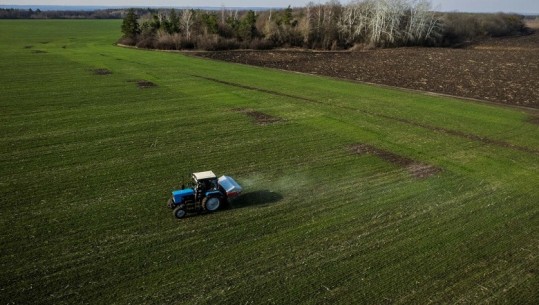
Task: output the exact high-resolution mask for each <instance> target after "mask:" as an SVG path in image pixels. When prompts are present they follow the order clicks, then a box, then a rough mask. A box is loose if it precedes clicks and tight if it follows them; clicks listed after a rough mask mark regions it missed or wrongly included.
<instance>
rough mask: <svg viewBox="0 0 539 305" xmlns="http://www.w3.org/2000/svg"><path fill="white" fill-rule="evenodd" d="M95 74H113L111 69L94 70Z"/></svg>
mask: <svg viewBox="0 0 539 305" xmlns="http://www.w3.org/2000/svg"><path fill="white" fill-rule="evenodd" d="M93 71H94V73H95V74H97V75H109V74H112V71H110V70H109V69H104V68H103V69H94V70H93Z"/></svg>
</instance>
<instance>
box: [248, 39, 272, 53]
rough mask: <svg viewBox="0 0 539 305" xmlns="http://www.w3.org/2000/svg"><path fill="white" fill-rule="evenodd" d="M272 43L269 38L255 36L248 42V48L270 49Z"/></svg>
mask: <svg viewBox="0 0 539 305" xmlns="http://www.w3.org/2000/svg"><path fill="white" fill-rule="evenodd" d="M273 47H274V45H273V42H272V41H271V40H267V39H261V38H255V39H253V40H252V41H251V43H250V44H249V49H253V50H270V49H273Z"/></svg>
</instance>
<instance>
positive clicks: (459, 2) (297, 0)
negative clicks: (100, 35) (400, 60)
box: [0, 0, 539, 14]
mask: <svg viewBox="0 0 539 305" xmlns="http://www.w3.org/2000/svg"><path fill="white" fill-rule="evenodd" d="M348 1H349V0H341V1H340V2H341V3H343V4H344V3H347V2H348ZM307 2H309V0H0V5H68V6H72V5H84V6H126V7H128V6H167V7H185V6H199V7H200V6H205V7H208V6H209V7H220V6H223V5H224V6H228V7H286V6H288V5H292V6H293V7H294V6H304V5H305V4H306V3H307ZM313 2H326V1H325V0H321V1H319V0H314V1H313ZM431 2H432V4H433V6H434V7H435V8H436V9H437V10H440V11H460V12H515V13H523V14H526V13H528V14H539V0H431Z"/></svg>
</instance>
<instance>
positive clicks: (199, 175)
mask: <svg viewBox="0 0 539 305" xmlns="http://www.w3.org/2000/svg"><path fill="white" fill-rule="evenodd" d="M193 177H195V179H197V180H204V179H215V178H217V176H215V174H214V173H213V172H212V171H207V172H199V173H193Z"/></svg>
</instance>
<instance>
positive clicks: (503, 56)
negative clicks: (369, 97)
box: [194, 31, 539, 109]
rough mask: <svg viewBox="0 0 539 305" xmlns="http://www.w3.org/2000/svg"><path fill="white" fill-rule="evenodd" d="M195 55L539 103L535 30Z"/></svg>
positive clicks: (530, 104)
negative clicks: (481, 37)
mask: <svg viewBox="0 0 539 305" xmlns="http://www.w3.org/2000/svg"><path fill="white" fill-rule="evenodd" d="M194 54H195V55H197V56H201V57H206V58H212V59H218V60H224V61H231V62H236V63H243V64H249V65H256V66H263V67H269V68H277V69H284V70H291V71H298V72H304V73H311V74H319V75H326V76H331V77H338V78H345V79H351V80H357V81H362V82H370V83H376V84H382V85H389V86H395V87H402V88H408V89H414V90H422V91H429V92H435V93H441V94H448V95H454V96H461V97H466V98H473V99H479V100H484V101H490V102H495V103H504V104H510V105H519V106H525V107H530V108H538V109H539V31H537V32H536V33H535V34H532V35H528V36H521V37H511V38H496V39H489V40H486V41H483V42H481V43H478V44H475V45H473V46H471V47H468V48H464V49H451V48H420V47H410V48H394V49H377V50H367V51H357V52H350V51H338V52H314V51H305V50H270V51H221V52H197V53H194Z"/></svg>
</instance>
